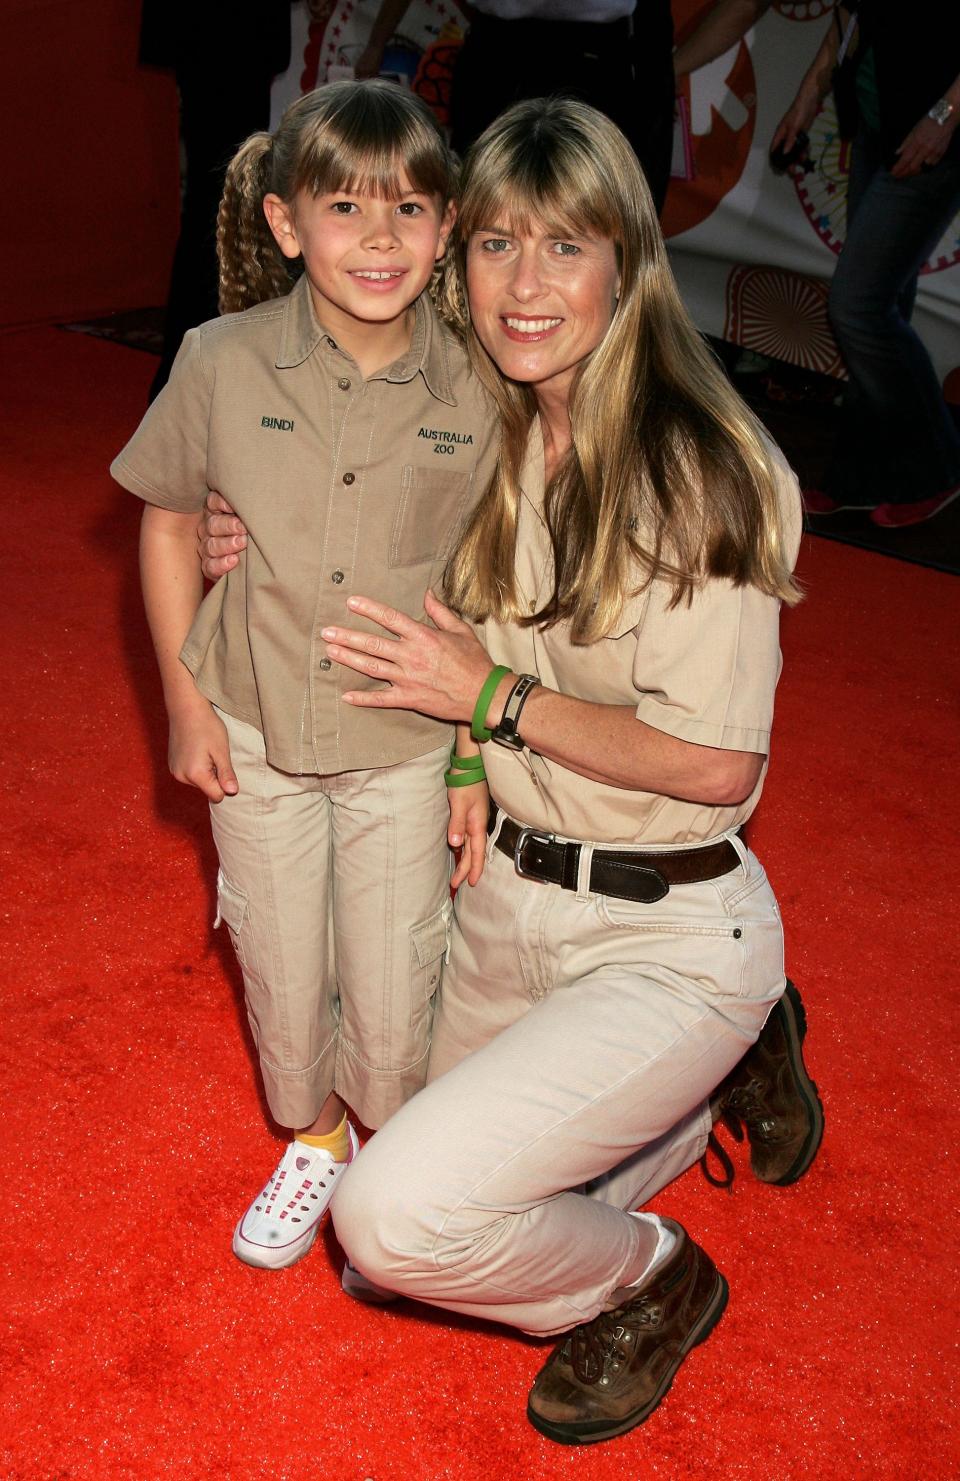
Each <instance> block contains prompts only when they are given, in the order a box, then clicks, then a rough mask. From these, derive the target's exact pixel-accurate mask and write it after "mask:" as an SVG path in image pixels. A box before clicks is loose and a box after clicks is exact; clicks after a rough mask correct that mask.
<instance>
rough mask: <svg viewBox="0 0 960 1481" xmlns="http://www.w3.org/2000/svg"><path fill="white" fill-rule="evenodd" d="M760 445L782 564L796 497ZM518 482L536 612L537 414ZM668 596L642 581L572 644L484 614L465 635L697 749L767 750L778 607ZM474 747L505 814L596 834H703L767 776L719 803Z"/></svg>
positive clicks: (546, 568) (541, 539)
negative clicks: (769, 468) (774, 483)
mask: <svg viewBox="0 0 960 1481" xmlns="http://www.w3.org/2000/svg"><path fill="white" fill-rule="evenodd" d="M771 451H772V453H773V454H774V456H775V458H776V466H777V470H778V474H779V482H778V489H779V494H780V517H781V522H782V526H783V528H784V530H785V531H786V546H787V551H788V554H789V556H790V560H791V564H792V563H793V562H794V561H795V560H796V555H797V551H798V548H799V544H800V531H801V523H802V515H801V505H800V494H799V489H798V486H797V480H796V478H795V477H794V475H793V473H792V472H791V471H790V469H789V468H788V467H787V465H786V463H785V462H784V461H783V458H782V455H781V454H780V452H779V451H778V450H777V449H776V448H771ZM521 487H522V498H521V509H520V517H519V525H518V534H517V561H516V569H517V583H518V591H519V594H520V596H521V598H522V600H523V602H524V604H525V605H526V606H527V607H528V608H529V610H530V611H531V612H534V611H536V610H537V608H538V607H540V606H541V605H542V604H543V602H544V601H545V599H546V598H547V596H548V595H549V592H550V590H551V585H552V555H551V548H550V541H549V537H548V534H547V528H546V524H545V522H544V519H543V494H544V464H543V441H542V438H541V436H540V426H539V422H535V423H534V426H533V429H532V432H531V439H530V445H529V447H528V451H527V458H526V462H525V464H524V468H523V473H522V477H521ZM670 595H671V588H670V587H669V585H668V584H667V583H665V582H662V581H655V582H653V583H652V584H651V586H650V587H649V588H648V589H647V590H646V591H645V592H643V593H642V594H641V595H640V596H637V597H634V598H632V599H631V600H629V601H628V602H627V604H626V606H625V608H624V611H623V613H622V616H621V618H620V621H619V622H618V623H617V625H616V627H615V629H614V631H613V632H612V633H611V634H610V635H609V636H608V637H605V638H601V639H600V640H599V641H598V642H596V643H591V644H588V645H586V646H575V645H574V644H572V643H571V642H570V639H569V624H567V623H558V624H557V626H556V627H553V628H548V629H545V630H544V629H537V628H535V627H520V626H518V625H517V624H501V623H496V622H486V623H484V624H482V625H480V626H478V627H477V633H478V636H479V637H480V638H481V641H482V642H483V644H484V646H485V647H486V649H487V651H488V653H489V654H490V658H491V660H492V661H493V662H494V663H505V664H508V665H509V667H510V668H511V669H513V670H514V672H515V673H529V674H536V676H537V677H538V678H539V679H540V680H541V682H542V683H543V684H545V685H547V686H548V687H549V688H551V689H556V690H559V691H560V693H561V694H567V695H572V696H573V697H574V698H576V699H583V700H589V701H592V702H593V703H595V704H607V705H630V706H632V707H633V708H634V709H635V711H636V714H637V718H638V719H639V720H642V721H644V722H645V724H647V725H652V726H653V727H654V729H656V730H662V731H664V732H665V733H666V734H667V735H673V736H676V737H678V738H679V739H680V740H685V741H692V742H693V743H694V744H696V745H702V746H715V747H719V748H720V749H724V750H735V751H753V752H758V753H760V754H762V755H764V756H765V757H767V756H769V749H770V728H771V724H772V721H773V697H774V690H775V689H776V685H777V679H778V678H779V675H780V646H779V617H780V603H779V602H778V601H777V600H776V598H774V597H769V596H764V595H763V593H762V592H759V591H757V590H756V589H755V588H754V587H738V586H734V585H733V584H732V583H731V582H729V581H726V580H708V581H706V582H705V583H704V584H703V586H702V587H701V588H700V589H699V590H698V591H697V592H696V593H695V595H694V598H693V602H692V604H691V605H690V606H689V607H687V606H686V605H684V604H683V603H681V604H680V605H678V606H676V607H673V608H670V606H669V602H670ZM522 728H523V727H522V723H521V730H522ZM483 751H484V763H485V767H486V772H487V778H488V781H489V783H490V790H491V793H492V795H493V797H494V798H495V800H496V801H497V803H498V804H499V805H500V807H502V808H503V809H504V811H505V812H507V813H509V814H510V816H511V817H513V818H515V819H516V820H517V821H518V822H521V823H527V824H530V825H531V826H532V827H536V828H539V829H541V830H542V831H544V832H547V833H553V834H557V835H559V836H561V837H564V838H575V839H582V840H586V841H589V842H596V843H628V844H640V845H647V846H650V847H652V846H654V845H670V844H677V845H682V844H685V843H698V842H706V841H707V840H709V839H712V838H715V837H717V835H718V834H721V833H723V832H725V831H726V830H727V829H730V828H735V827H738V826H739V825H740V824H742V823H744V822H746V820H747V818H749V816H750V814H751V813H752V812H753V810H754V808H755V807H756V805H757V801H758V799H759V796H760V792H761V789H762V787H763V776H764V774H765V772H766V765H765V766H764V769H763V772H762V773H761V776H760V779H759V781H758V782H757V785H756V787H755V788H754V790H753V792H752V793H751V795H750V796H749V797H748V798H746V800H745V801H743V802H741V803H738V804H737V805H736V806H734V807H724V806H719V805H716V804H712V803H695V802H684V801H681V800H680V799H678V798H675V797H662V796H659V795H658V794H656V793H651V792H631V791H627V790H625V789H623V788H620V787H611V786H606V785H605V784H604V783H602V782H595V781H589V780H588V779H587V778H586V777H582V776H579V775H578V774H577V773H576V772H573V771H568V770H567V769H566V768H565V767H563V766H560V765H559V764H558V763H557V762H556V761H549V760H547V759H546V758H545V757H543V756H539V755H536V754H534V753H533V752H531V751H530V750H528V749H524V750H523V751H522V752H515V751H510V750H508V749H507V748H506V747H503V746H498V745H496V744H493V743H489V744H487V745H485V746H484V748H483Z"/></svg>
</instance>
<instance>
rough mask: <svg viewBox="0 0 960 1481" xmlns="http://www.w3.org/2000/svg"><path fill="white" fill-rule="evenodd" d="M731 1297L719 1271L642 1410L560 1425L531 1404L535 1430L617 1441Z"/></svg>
mask: <svg viewBox="0 0 960 1481" xmlns="http://www.w3.org/2000/svg"><path fill="white" fill-rule="evenodd" d="M729 1298H730V1287H729V1286H728V1285H727V1282H726V1280H725V1279H724V1277H723V1276H722V1275H721V1274H720V1272H719V1271H718V1272H717V1281H716V1285H715V1286H714V1288H713V1292H712V1294H711V1296H710V1299H709V1301H708V1302H707V1304H706V1306H705V1307H704V1310H703V1314H702V1316H701V1317H700V1320H699V1321H698V1322H697V1324H696V1326H695V1327H694V1328H693V1330H692V1332H691V1333H690V1336H689V1337H688V1338H687V1340H686V1342H685V1343H684V1345H683V1348H682V1349H681V1351H680V1355H679V1357H678V1358H677V1360H676V1362H675V1363H674V1364H673V1367H672V1368H668V1369H667V1372H666V1373H665V1374H664V1376H663V1378H662V1379H661V1380H660V1385H659V1387H658V1388H657V1391H656V1393H655V1394H654V1396H653V1398H652V1399H650V1400H648V1402H647V1403H646V1404H643V1405H641V1407H640V1408H639V1409H634V1410H633V1411H632V1413H630V1414H628V1415H626V1416H625V1418H623V1419H618V1420H616V1421H615V1422H614V1423H609V1422H608V1421H607V1420H604V1419H589V1420H584V1421H583V1422H582V1423H581V1424H577V1423H576V1422H575V1421H574V1422H571V1423H570V1424H560V1423H554V1422H552V1421H551V1420H549V1419H543V1418H541V1416H540V1415H539V1414H536V1413H535V1412H534V1410H533V1409H532V1408H531V1407H530V1405H529V1404H528V1405H527V1418H528V1419H529V1421H530V1423H531V1424H532V1425H533V1427H534V1429H535V1430H539V1432H540V1434H541V1435H546V1437H547V1439H548V1440H555V1441H556V1442H557V1444H559V1445H594V1444H596V1443H597V1441H599V1440H615V1439H616V1438H617V1436H618V1435H625V1434H626V1433H627V1432H628V1430H632V1429H635V1428H636V1427H637V1425H638V1424H643V1422H644V1420H645V1419H649V1418H650V1415H651V1414H652V1413H653V1411H654V1409H656V1408H657V1406H658V1404H660V1403H661V1401H662V1400H663V1399H664V1398H665V1397H666V1395H667V1394H668V1393H669V1391H670V1386H671V1384H672V1383H673V1380H674V1378H675V1377H676V1375H677V1372H678V1371H679V1369H680V1367H681V1365H682V1363H683V1360H684V1358H685V1357H686V1356H687V1354H688V1353H691V1352H692V1351H693V1349H694V1348H695V1347H699V1345H700V1343H701V1342H706V1340H707V1338H708V1337H709V1336H710V1333H711V1332H712V1331H713V1329H714V1327H715V1326H716V1325H717V1322H718V1321H719V1320H720V1318H721V1317H722V1316H723V1313H724V1311H725V1310H726V1307H727V1301H728V1300H729Z"/></svg>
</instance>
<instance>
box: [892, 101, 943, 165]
mask: <svg viewBox="0 0 960 1481" xmlns="http://www.w3.org/2000/svg"><path fill="white" fill-rule="evenodd" d="M958 122H960V113H956V112H955V113H952V114H951V115H950V117H949V118H948V119H947V121H946V123H935V122H934V120H933V119H932V118H926V117H924V118H921V120H920V122H919V123H918V124H915V125H914V127H913V128H912V129H911V130H910V132H909V134H908V135H907V137H906V138H905V139H904V141H903V143H902V144H901V145H900V148H899V149H898V150H897V162H896V164H895V165H894V167H893V169H892V170H891V171H890V173H891V175H892V176H893V178H894V179H895V180H906V179H907V178H908V177H909V176H910V175H919V173H920V171H921V170H923V169H929V168H930V166H931V165H938V164H939V163H940V161H941V160H942V159H943V156H944V155H945V154H946V152H947V146H948V145H949V143H950V140H951V139H952V138H953V131H954V129H955V128H956V126H957V123H958Z"/></svg>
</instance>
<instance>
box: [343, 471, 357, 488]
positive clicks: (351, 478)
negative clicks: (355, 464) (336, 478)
mask: <svg viewBox="0 0 960 1481" xmlns="http://www.w3.org/2000/svg"><path fill="white" fill-rule="evenodd" d="M343 481H344V483H345V484H346V485H347V487H348V488H349V487H350V485H351V484H352V483H356V481H357V475H356V474H355V473H345V474H344V475H343Z"/></svg>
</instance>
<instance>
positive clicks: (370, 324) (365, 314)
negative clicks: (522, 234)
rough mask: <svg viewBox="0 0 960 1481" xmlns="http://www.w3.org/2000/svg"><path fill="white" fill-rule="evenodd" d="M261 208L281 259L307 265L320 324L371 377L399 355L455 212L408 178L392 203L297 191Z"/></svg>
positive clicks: (354, 194)
mask: <svg viewBox="0 0 960 1481" xmlns="http://www.w3.org/2000/svg"><path fill="white" fill-rule="evenodd" d="M263 205H264V211H265V213H266V216H267V220H268V222H269V223H270V227H271V230H272V231H273V234H274V237H275V238H276V240H277V243H278V245H279V247H280V250H281V251H282V252H283V254H284V256H285V257H288V258H290V259H295V258H297V257H302V258H303V266H304V271H305V273H306V275H307V278H308V280H309V283H310V294H311V298H312V300H313V306H314V309H315V310H316V314H317V317H318V319H319V320H320V322H321V323H322V324H323V326H324V328H325V329H327V330H328V331H329V332H330V333H331V334H332V335H333V336H334V338H335V339H336V340H337V341H338V342H339V343H340V344H342V346H343V348H344V349H346V350H348V351H349V352H350V353H351V354H352V355H353V356H354V358H355V359H357V360H358V362H359V363H360V364H361V369H363V370H364V372H365V373H367V374H369V373H370V372H371V371H372V370H376V369H379V368H380V367H382V366H383V365H385V364H389V362H390V360H391V359H393V358H395V357H396V355H398V354H402V353H403V351H404V350H405V349H406V345H407V342H408V341H409V334H410V331H411V329H412V319H409V318H408V317H407V312H408V310H409V309H410V308H411V306H412V304H413V303H414V302H415V300H416V299H417V298H418V297H419V296H420V294H421V293H422V292H423V290H424V289H425V288H426V286H427V284H428V283H429V281H430V275H431V273H432V272H433V268H434V264H435V263H436V262H438V261H439V259H440V258H441V257H442V256H443V253H444V251H445V248H446V241H447V236H448V235H449V232H450V228H451V226H452V224H453V211H452V209H450V208H446V207H445V203H444V202H443V201H442V200H440V199H439V198H437V197H435V196H431V195H427V194H425V193H423V192H421V191H417V190H415V189H414V188H413V186H412V185H411V183H410V180H409V179H408V177H407V176H406V174H405V173H404V172H403V171H401V172H400V174H399V177H398V181H397V192H396V195H395V196H391V197H390V198H385V197H381V196H377V195H371V194H368V193H366V192H364V191H357V190H339V191H331V192H327V193H325V194H322V195H310V194H309V193H308V192H305V191H300V192H299V193H298V194H297V195H296V196H295V197H294V199H293V201H292V202H291V203H289V204H287V203H285V202H284V201H282V200H281V199H280V197H279V196H276V195H268V196H267V197H266V198H265V200H264V203H263ZM385 331H386V337H385ZM390 331H392V332H390ZM371 335H372V340H373V342H371ZM368 360H369V361H370V363H366V362H367V361H368Z"/></svg>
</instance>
